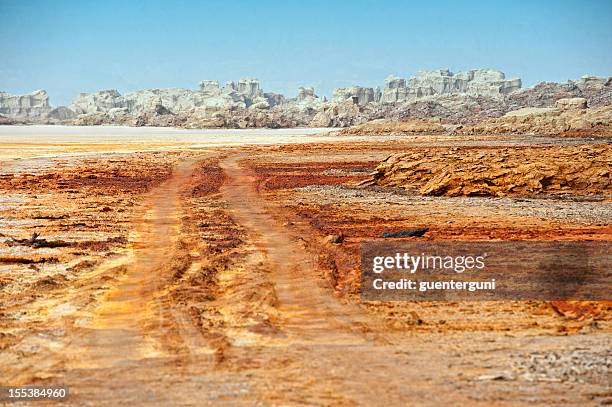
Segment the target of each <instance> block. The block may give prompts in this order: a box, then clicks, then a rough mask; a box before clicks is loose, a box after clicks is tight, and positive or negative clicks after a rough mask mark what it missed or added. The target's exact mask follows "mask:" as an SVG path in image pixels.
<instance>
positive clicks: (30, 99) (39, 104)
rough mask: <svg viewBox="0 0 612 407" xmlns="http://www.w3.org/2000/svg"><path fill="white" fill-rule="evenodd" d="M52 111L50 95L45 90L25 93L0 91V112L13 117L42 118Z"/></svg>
mask: <svg viewBox="0 0 612 407" xmlns="http://www.w3.org/2000/svg"><path fill="white" fill-rule="evenodd" d="M50 111H51V106H50V105H49V96H48V95H47V92H45V91H44V90H37V91H34V92H32V93H28V94H25V95H12V94H10V93H6V92H0V114H2V115H5V116H8V117H13V118H41V117H45V116H46V115H47V114H48V113H49V112H50Z"/></svg>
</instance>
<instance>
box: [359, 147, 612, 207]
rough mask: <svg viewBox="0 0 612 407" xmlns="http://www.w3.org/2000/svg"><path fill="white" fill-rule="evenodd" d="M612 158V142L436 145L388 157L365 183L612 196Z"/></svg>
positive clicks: (426, 189) (464, 192) (472, 192)
mask: <svg viewBox="0 0 612 407" xmlns="http://www.w3.org/2000/svg"><path fill="white" fill-rule="evenodd" d="M611 160H612V149H610V148H608V147H607V146H603V147H602V146H575V147H567V146H563V147H524V148H516V147H513V148H492V149H487V150H485V151H483V150H482V149H470V148H450V149H446V150H440V149H434V148H430V149H422V150H419V151H417V152H411V153H404V154H394V155H392V156H390V157H388V158H387V159H385V160H384V161H383V162H382V163H380V165H379V166H378V167H377V168H376V171H375V172H374V173H373V174H372V178H371V179H369V180H366V181H364V182H362V183H361V185H362V186H369V185H377V186H382V187H396V188H403V189H407V190H414V191H418V192H419V193H420V194H422V195H446V196H507V195H510V196H533V195H539V194H568V195H582V196H584V195H603V196H606V197H610V196H612V183H611V182H612V174H611V170H610V165H609V163H610V161H611Z"/></svg>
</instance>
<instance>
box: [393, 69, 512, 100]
mask: <svg viewBox="0 0 612 407" xmlns="http://www.w3.org/2000/svg"><path fill="white" fill-rule="evenodd" d="M520 87H521V80H520V79H509V80H508V79H506V78H505V75H504V73H503V72H501V71H497V70H494V69H472V70H469V71H465V72H459V73H457V74H453V73H452V72H450V71H449V70H448V69H439V70H435V71H423V72H419V73H418V74H417V75H416V76H415V77H413V78H410V79H408V80H405V79H403V78H398V77H395V76H390V77H388V78H387V79H386V80H385V89H384V90H383V94H382V103H385V104H393V103H398V102H410V101H414V100H417V99H420V98H424V97H427V96H435V95H444V94H466V95H470V96H487V97H503V96H504V95H506V94H508V93H511V92H513V91H515V90H518V89H520Z"/></svg>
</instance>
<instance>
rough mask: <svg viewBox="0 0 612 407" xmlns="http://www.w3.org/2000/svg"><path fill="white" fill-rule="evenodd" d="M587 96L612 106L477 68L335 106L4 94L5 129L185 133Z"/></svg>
mask: <svg viewBox="0 0 612 407" xmlns="http://www.w3.org/2000/svg"><path fill="white" fill-rule="evenodd" d="M576 97H582V98H584V99H585V100H586V103H587V104H588V106H603V105H608V104H612V78H598V77H590V76H587V77H583V78H582V79H580V80H578V81H568V82H566V83H562V84H559V83H540V84H538V85H536V86H534V87H532V88H529V89H521V80H520V79H506V77H505V75H504V73H503V72H501V71H497V70H492V69H474V70H469V71H465V72H459V73H456V74H453V73H452V72H450V71H449V70H435V71H426V72H421V73H419V74H417V75H416V76H414V77H412V78H408V79H405V78H399V77H396V76H389V77H388V78H387V79H386V80H385V83H384V87H383V89H382V90H381V89H380V88H378V87H377V88H371V87H361V86H353V87H348V88H340V89H335V90H334V92H333V96H332V100H331V101H327V100H326V99H325V98H324V97H319V96H317V95H316V93H315V90H314V89H313V88H311V87H301V88H299V89H298V94H297V96H296V97H295V98H286V97H285V96H283V95H281V94H277V93H271V92H264V91H263V90H262V89H261V87H260V83H259V81H258V80H257V79H255V78H243V79H240V80H239V81H237V82H228V83H226V84H225V85H223V86H220V84H219V82H217V81H213V80H204V81H201V82H200V84H199V88H198V89H197V90H190V89H183V88H167V89H148V90H140V91H136V92H131V93H126V94H123V95H121V94H120V93H119V92H118V91H117V90H114V89H111V90H102V91H99V92H94V93H81V94H80V95H79V96H77V97H76V98H75V99H74V101H73V103H72V105H70V106H69V107H64V106H60V107H58V108H55V109H54V108H52V107H51V106H50V104H49V98H48V95H47V93H46V92H45V91H36V92H33V93H31V94H28V95H10V94H8V93H1V92H0V124H1V123H14V122H17V123H64V124H77V125H102V124H118V125H128V126H174V127H184V128H213V127H220V128H250V127H270V128H278V127H306V126H310V127H346V126H351V125H355V124H360V123H364V122H367V121H370V120H373V119H382V118H385V119H391V120H402V119H408V118H419V119H427V118H432V117H436V118H439V119H441V120H442V121H444V122H445V123H454V124H465V123H475V122H478V121H481V120H483V119H488V118H495V117H500V116H502V115H504V114H505V113H507V112H509V111H512V110H516V109H519V108H523V107H552V106H554V104H555V102H556V101H557V100H559V99H563V98H565V99H567V98H576Z"/></svg>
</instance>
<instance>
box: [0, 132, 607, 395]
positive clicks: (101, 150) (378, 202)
mask: <svg viewBox="0 0 612 407" xmlns="http://www.w3.org/2000/svg"><path fill="white" fill-rule="evenodd" d="M428 125H429V124H428ZM313 141H316V140H311V139H307V138H305V141H304V144H292V145H284V146H274V145H259V146H241V147H224V146H222V145H217V146H215V147H203V146H201V145H195V144H194V145H192V146H185V145H182V146H181V148H177V149H168V148H159V147H151V148H147V149H144V148H143V149H138V150H139V151H125V152H122V153H113V152H112V149H111V148H109V146H98V147H97V146H90V147H88V148H87V149H85V150H82V149H78V147H74V148H75V149H77V150H76V151H75V152H74V154H72V155H58V154H55V151H57V148H58V147H57V146H56V145H54V146H53V152H52V153H49V154H41V155H39V156H34V157H33V156H31V155H27V156H25V155H24V156H23V157H20V159H5V160H4V161H1V162H0V165H1V167H0V168H1V171H0V191H1V194H0V377H2V378H3V380H2V383H3V384H11V385H26V384H34V385H43V384H44V385H51V384H65V385H67V386H69V387H70V391H71V396H70V397H69V399H68V400H67V401H65V402H63V403H64V404H67V405H75V406H76V405H109V406H111V405H112V406H115V405H125V404H130V403H136V404H142V403H149V404H155V405H228V406H234V405H282V406H285V405H325V406H327V405H334V406H335V405H341V406H353V405H363V406H373V405H388V406H395V405H397V406H403V405H482V406H491V405H494V406H506V405H508V406H510V405H527V404H529V405H541V406H548V405H600V404H605V403H610V402H612V392H611V390H610V383H611V382H610V380H611V376H610V368H611V367H612V352H611V351H610V349H611V348H612V346H611V345H612V336H611V333H612V323H611V321H612V318H611V315H612V314H611V312H610V311H611V304H610V303H608V302H576V301H575V302H568V301H557V302H552V303H549V302H538V301H497V302H493V301H491V302H469V301H466V302H415V303H409V302H393V303H385V302H374V301H371V302H365V301H362V300H361V299H360V297H359V284H360V278H359V277H360V275H359V273H360V271H359V266H360V265H359V258H360V257H359V247H360V243H361V242H363V241H366V240H371V239H375V238H380V236H381V235H382V233H383V232H386V231H395V230H402V229H414V228H423V227H427V228H429V230H428V232H427V233H426V234H425V236H424V237H423V238H422V239H429V240H434V241H435V240H491V239H494V240H516V239H519V240H605V241H607V240H610V239H611V238H612V229H611V228H610V222H611V220H612V208H611V206H610V183H609V179H610V173H609V168H610V167H609V165H610V144H609V141H608V140H606V139H604V138H597V139H585V138H575V139H574V138H570V137H564V138H563V139H558V138H554V137H530V136H472V135H469V136H468V135H464V136H447V135H442V134H437V135H431V134H426V133H415V134H414V135H412V136H403V137H389V138H388V139H383V140H380V139H377V140H372V141H368V140H367V139H349V138H347V137H343V136H338V141H334V142H325V143H323V142H313ZM31 147H32V146H29V148H31ZM41 148H42V149H44V148H47V147H44V146H43V147H41ZM65 148H66V149H68V150H69V149H70V148H73V147H70V146H66V147H65ZM8 150H10V149H7V148H4V149H3V151H4V152H6V151H8ZM117 150H119V148H117ZM12 154H13V158H16V157H17V158H19V152H18V148H15V149H14V151H13V153H12ZM389 156H391V157H394V158H392V159H387V158H388V157H389ZM500 157H501V158H503V159H498V158H500ZM555 157H560V158H559V159H558V160H556V161H555V159H554V158H555ZM522 158H523V159H524V160H525V161H524V162H523V161H522ZM496 159H498V160H497V161H496ZM385 160H386V161H385ZM414 163H417V164H416V165H412V164H414ZM534 168H538V169H540V168H545V169H542V170H541V171H543V172H542V173H543V174H544V176H543V178H538V180H537V182H538V183H539V186H538V184H537V183H536V181H533V180H534V179H535V178H537V177H535V176H534V174H540V173H538V172H537V171H535V170H534ZM549 172H550V174H549ZM442 173H444V174H446V175H444V176H442V175H441V174H442ZM484 173H486V174H489V175H491V179H492V181H491V182H487V181H485V180H483V177H480V178H473V177H472V178H469V180H468V179H467V178H466V176H465V175H464V174H471V176H472V175H474V174H484ZM372 174H374V175H372ZM462 174H463V175H462ZM492 174H493V175H492ZM445 177H446V178H445ZM434 179H444V180H446V181H444V182H446V184H445V185H447V186H446V187H444V188H438V189H435V188H434V189H431V188H427V185H430V184H431V183H432V182H433V181H432V180H434ZM447 179H448V180H447ZM487 179H488V178H487ZM561 179H565V180H567V182H565V183H563V182H561V181H560V180H561ZM468 181H469V182H468ZM438 183H439V184H442V181H439V182H438ZM510 183H512V185H516V186H512V187H510V185H509V184H510ZM534 185H535V186H534ZM458 188H459V189H458ZM432 190H435V191H437V192H435V193H434V192H432ZM470 191H472V192H473V191H476V193H472V192H470ZM483 191H485V192H486V193H484V192H483ZM408 239H417V238H408Z"/></svg>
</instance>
